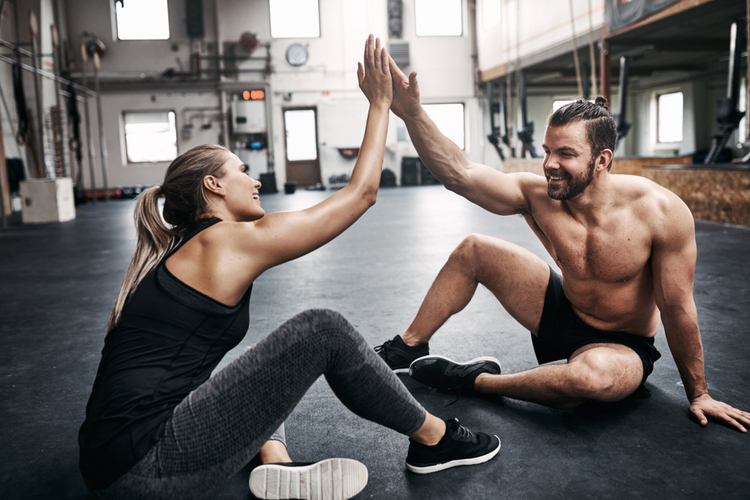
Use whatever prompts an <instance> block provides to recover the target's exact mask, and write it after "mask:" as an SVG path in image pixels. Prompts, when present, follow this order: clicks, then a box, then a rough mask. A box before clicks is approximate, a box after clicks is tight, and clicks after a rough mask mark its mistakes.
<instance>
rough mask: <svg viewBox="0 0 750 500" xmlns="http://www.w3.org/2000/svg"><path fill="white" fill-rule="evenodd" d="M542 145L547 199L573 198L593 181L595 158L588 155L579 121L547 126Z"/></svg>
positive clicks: (584, 134)
mask: <svg viewBox="0 0 750 500" xmlns="http://www.w3.org/2000/svg"><path fill="white" fill-rule="evenodd" d="M542 148H543V149H544V163H543V167H544V175H545V177H546V178H547V196H549V197H550V198H552V199H554V200H570V199H573V198H575V197H576V196H578V195H579V194H581V193H583V192H584V191H585V190H586V188H587V187H588V185H589V184H591V182H592V181H593V180H594V167H595V165H596V158H592V157H591V146H590V145H589V142H588V134H587V133H586V125H585V123H584V122H583V121H579V122H574V123H571V124H568V125H565V126H563V127H547V131H546V132H545V133H544V144H542Z"/></svg>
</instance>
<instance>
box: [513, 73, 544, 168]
mask: <svg viewBox="0 0 750 500" xmlns="http://www.w3.org/2000/svg"><path fill="white" fill-rule="evenodd" d="M518 103H519V105H520V111H521V127H522V128H521V130H519V131H518V138H519V139H520V140H521V142H522V143H523V147H522V148H521V157H522V158H523V157H524V156H525V155H524V154H523V153H524V151H528V153H529V156H531V157H532V158H539V155H538V154H537V153H536V150H535V149H534V122H530V121H527V116H526V83H525V78H524V74H523V70H520V71H519V72H518Z"/></svg>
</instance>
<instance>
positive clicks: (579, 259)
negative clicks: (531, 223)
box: [541, 223, 651, 283]
mask: <svg viewBox="0 0 750 500" xmlns="http://www.w3.org/2000/svg"><path fill="white" fill-rule="evenodd" d="M541 229H542V230H543V232H544V234H545V235H546V236H547V238H548V239H549V245H548V250H549V251H550V253H551V254H552V257H553V258H554V259H555V261H556V262H557V264H558V266H560V269H561V270H562V271H563V274H564V275H566V276H567V277H568V278H572V279H577V280H595V281H602V282H609V283H616V282H627V281H630V280H632V279H633V278H635V277H637V276H640V275H642V273H643V271H644V268H645V267H646V266H648V265H649V259H650V257H651V238H650V235H649V234H648V232H647V231H646V230H645V228H643V227H638V226H637V225H635V224H626V223H611V224H607V225H606V227H593V228H591V227H589V228H586V227H583V226H582V225H580V224H578V223H558V224H555V225H553V226H551V227H547V228H544V227H542V228H541ZM545 229H546V230H545Z"/></svg>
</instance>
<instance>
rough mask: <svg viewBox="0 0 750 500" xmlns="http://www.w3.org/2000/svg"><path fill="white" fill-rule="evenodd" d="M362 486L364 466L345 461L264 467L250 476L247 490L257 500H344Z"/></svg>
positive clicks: (260, 467)
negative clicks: (264, 499) (263, 499)
mask: <svg viewBox="0 0 750 500" xmlns="http://www.w3.org/2000/svg"><path fill="white" fill-rule="evenodd" d="M366 485H367V467H365V465H364V464H362V463H360V462H357V461H356V460H351V459H348V458H329V459H327V460H321V461H320V462H315V463H297V462H292V463H278V464H265V465H260V466H258V467H256V468H255V469H253V471H252V472H251V473H250V491H252V493H253V495H255V496H256V497H257V498H268V499H291V498H297V499H305V500H347V499H348V498H352V497H353V496H354V495H356V494H357V493H359V492H360V491H362V490H363V489H364V488H365V486H366Z"/></svg>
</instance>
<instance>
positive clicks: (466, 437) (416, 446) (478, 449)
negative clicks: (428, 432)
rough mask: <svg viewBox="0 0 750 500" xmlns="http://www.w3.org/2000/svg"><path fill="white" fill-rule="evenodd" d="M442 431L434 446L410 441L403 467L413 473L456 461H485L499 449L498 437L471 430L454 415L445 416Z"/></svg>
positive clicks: (446, 466)
mask: <svg viewBox="0 0 750 500" xmlns="http://www.w3.org/2000/svg"><path fill="white" fill-rule="evenodd" d="M445 424H446V425H445V435H444V436H443V438H442V439H441V440H440V442H439V443H438V444H436V445H435V446H427V445H424V444H420V443H417V442H416V441H411V440H410V443H409V454H408V455H407V457H406V468H407V469H409V470H410V471H412V472H415V473H417V474H429V473H431V472H437V471H440V470H444V469H450V468H451V467H458V466H459V465H476V464H481V463H484V462H487V461H488V460H490V459H491V458H492V457H494V456H495V455H497V452H498V451H500V439H499V438H498V437H497V436H490V435H489V434H485V433H484V432H476V433H475V432H472V431H470V430H469V429H467V428H466V427H464V426H462V425H459V424H458V419H457V418H454V419H452V420H446V422H445Z"/></svg>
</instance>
